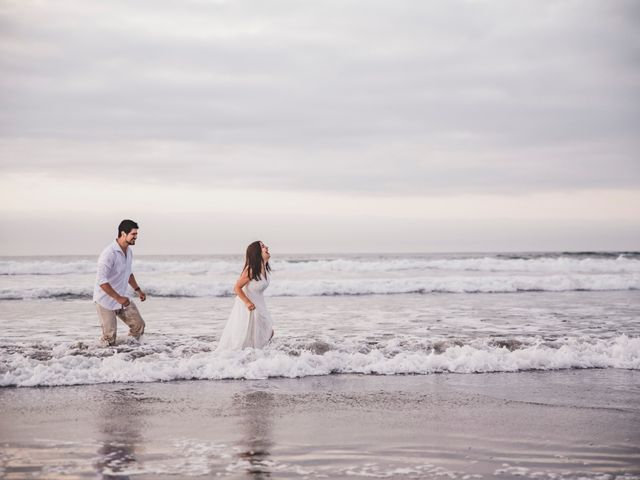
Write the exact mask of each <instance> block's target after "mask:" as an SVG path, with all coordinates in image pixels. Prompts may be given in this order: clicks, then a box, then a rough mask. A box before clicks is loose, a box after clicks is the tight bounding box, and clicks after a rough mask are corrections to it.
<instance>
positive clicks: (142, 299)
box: [136, 290, 147, 302]
mask: <svg viewBox="0 0 640 480" xmlns="http://www.w3.org/2000/svg"><path fill="white" fill-rule="evenodd" d="M136 293H137V294H138V297H139V298H140V301H141V302H144V301H145V300H146V299H147V294H146V293H144V292H143V291H142V290H137V291H136Z"/></svg>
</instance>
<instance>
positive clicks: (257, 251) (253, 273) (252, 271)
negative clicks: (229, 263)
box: [242, 241, 271, 280]
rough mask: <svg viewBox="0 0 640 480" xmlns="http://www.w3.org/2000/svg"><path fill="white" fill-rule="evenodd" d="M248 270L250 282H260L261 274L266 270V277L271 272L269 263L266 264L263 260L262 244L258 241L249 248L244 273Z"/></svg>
mask: <svg viewBox="0 0 640 480" xmlns="http://www.w3.org/2000/svg"><path fill="white" fill-rule="evenodd" d="M245 269H246V270H247V273H248V275H249V280H260V279H261V278H262V276H261V272H262V270H263V269H264V275H265V277H266V276H267V273H268V272H270V271H271V266H270V265H269V262H267V263H264V260H263V259H262V242H260V241H256V242H253V243H252V244H250V245H249V246H248V247H247V255H246V256H245V260H244V268H243V269H242V271H243V272H244V270H245Z"/></svg>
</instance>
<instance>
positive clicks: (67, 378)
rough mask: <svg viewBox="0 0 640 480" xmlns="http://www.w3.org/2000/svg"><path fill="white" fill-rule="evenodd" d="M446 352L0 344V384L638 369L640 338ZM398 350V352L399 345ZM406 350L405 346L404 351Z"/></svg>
mask: <svg viewBox="0 0 640 480" xmlns="http://www.w3.org/2000/svg"><path fill="white" fill-rule="evenodd" d="M447 343H448V346H446V348H435V344H434V343H432V342H430V341H428V340H421V341H418V342H399V341H398V340H397V339H394V340H389V341H388V342H382V343H380V344H379V345H377V346H375V347H371V346H369V345H365V344H362V345H360V344H357V343H355V344H354V343H340V342H337V343H334V344H324V345H325V346H324V347H323V348H317V342H311V343H306V344H302V345H301V344H299V343H297V342H295V341H289V340H287V339H286V338H285V339H280V340H279V341H278V342H275V343H274V344H272V345H270V346H269V347H268V348H266V349H264V350H253V349H246V350H244V351H240V352H215V351H213V349H214V348H215V345H213V344H209V343H206V342H201V341H197V340H188V339H185V340H184V343H182V344H180V345H177V346H176V345H173V344H172V345H169V344H166V343H163V342H162V340H158V339H154V340H152V341H150V342H148V343H143V344H140V345H130V344H126V343H125V344H121V345H118V346H116V347H111V348H102V347H99V346H97V345H85V344H78V343H60V344H47V343H37V344H31V345H30V344H22V345H11V346H10V345H3V346H2V347H1V349H0V352H1V359H0V386H20V387H33V386H54V385H83V384H95V383H111V382H157V381H172V380H187V379H201V380H220V379H265V378H273V377H287V378H296V377H306V376H313V375H330V374H342V373H357V374H365V375H398V374H420V375H427V374H434V373H447V372H450V373H461V374H470V373H484V372H518V371H526V370H556V369H572V368H623V369H633V370H638V369H640V338H631V337H627V336H626V335H621V336H618V337H615V338H611V339H597V340H595V339H590V338H579V337H570V338H564V339H561V340H558V341H556V342H551V343H550V342H544V341H542V339H521V340H518V341H517V342H513V343H512V344H511V345H512V346H517V347H513V348H507V346H500V345H496V343H495V342H493V341H492V340H491V339H488V338H485V339H477V340H474V341H472V342H470V343H467V344H464V343H462V344H461V343H460V342H457V341H455V340H454V339H449V340H448V341H447ZM401 345H405V347H401ZM407 345H408V346H407Z"/></svg>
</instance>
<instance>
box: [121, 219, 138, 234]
mask: <svg viewBox="0 0 640 480" xmlns="http://www.w3.org/2000/svg"><path fill="white" fill-rule="evenodd" d="M134 228H140V227H138V224H137V223H136V222H134V221H133V220H122V221H121V222H120V225H118V238H120V233H122V232H124V233H125V234H128V233H129V232H130V231H131V230H133V229H134Z"/></svg>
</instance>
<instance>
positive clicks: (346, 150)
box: [0, 0, 640, 194]
mask: <svg viewBox="0 0 640 480" xmlns="http://www.w3.org/2000/svg"><path fill="white" fill-rule="evenodd" d="M639 19H640V8H638V6H637V3H635V2H632V1H622V2H616V3H604V2H596V1H581V2H578V1H561V2H555V1H554V2H551V1H531V2H518V3H517V4H515V3H502V2H496V3H493V2H478V1H458V2H444V1H443V2H421V1H414V2H403V3H402V4H396V3H393V2H382V1H367V2H365V1H339V2H314V3H300V2H295V1H274V2H260V1H238V2H224V1H220V2H208V1H207V2H205V1H192V2H176V1H167V0H165V1H153V2H151V1H146V2H145V1H143V2H135V3H132V2H124V1H120V2H108V3H104V2H95V1H71V0H65V1H61V2H55V3H48V2H37V1H20V2H5V3H4V4H3V6H2V7H0V22H1V24H2V28H1V29H0V32H2V33H0V35H1V40H2V42H0V43H1V44H2V45H3V46H2V47H0V48H2V51H1V53H2V55H1V56H0V68H2V71H3V75H2V77H1V78H0V88H1V90H2V92H3V93H2V95H1V96H0V112H1V113H0V132H1V133H0V136H1V137H0V138H1V140H0V141H1V146H2V153H0V160H1V162H2V170H3V171H4V172H22V173H29V172H31V173H33V172H38V173H42V172H47V173H49V174H51V175H52V176H55V175H61V176H78V177H83V176H84V177H97V178H105V179H109V181H118V179H119V178H120V176H121V175H122V172H123V171H126V172H127V174H128V175H130V176H133V177H135V178H138V179H140V181H148V182H153V183H165V184H171V183H174V182H182V183H187V184H198V185H211V186H235V185H248V186H252V187H259V186H262V187H264V188H271V189H301V190H318V191H332V190H333V191H342V192H352V193H353V194H359V193H360V192H362V193H366V194H370V193H372V192H373V193H377V194H398V193H406V194H420V193H438V194H439V193H443V192H449V193H456V192H488V193H492V192H511V193H520V192H526V191H546V190H558V189H582V188H616V187H618V188H637V187H638V185H639V184H640V162H639V161H638V152H639V151H640V150H639V147H640V142H639V141H638V139H637V132H636V131H635V130H636V128H637V125H638V121H639V120H640V104H639V103H638V102H637V99H638V98H640V84H638V82H637V78H638V73H639V72H638V66H639V64H640V43H639V42H640V41H639V39H638V36H637V34H636V30H637V25H638V20H639Z"/></svg>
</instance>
